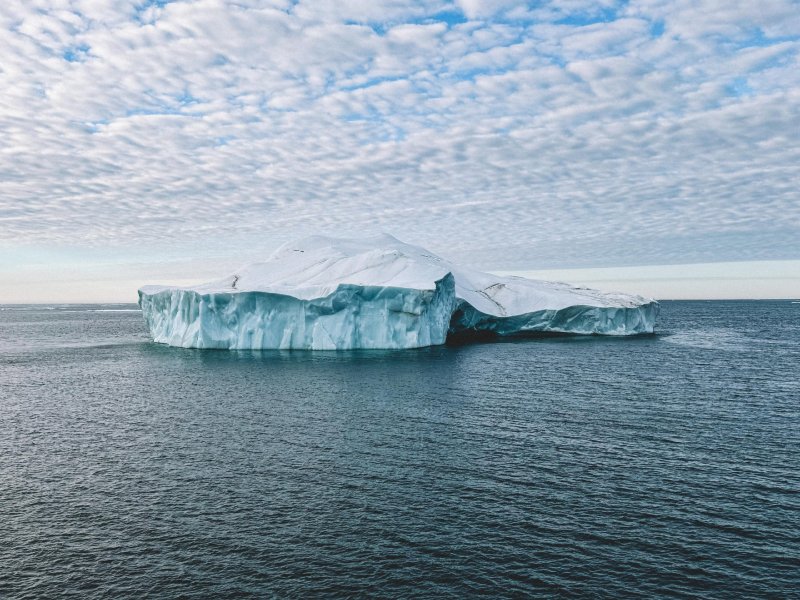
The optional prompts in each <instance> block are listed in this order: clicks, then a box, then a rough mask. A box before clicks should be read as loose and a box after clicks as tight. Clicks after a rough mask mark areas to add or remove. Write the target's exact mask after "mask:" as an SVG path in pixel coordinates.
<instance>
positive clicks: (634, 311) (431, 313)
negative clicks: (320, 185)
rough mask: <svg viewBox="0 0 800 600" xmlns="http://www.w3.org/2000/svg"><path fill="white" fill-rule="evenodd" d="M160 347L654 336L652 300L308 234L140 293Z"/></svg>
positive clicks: (403, 248) (385, 240) (383, 241)
mask: <svg viewBox="0 0 800 600" xmlns="http://www.w3.org/2000/svg"><path fill="white" fill-rule="evenodd" d="M139 305H140V306H141V308H142V312H143V314H144V318H145V321H146V322H147V325H148V327H149V328H150V332H151V334H152V336H153V339H154V340H155V341H156V342H160V343H164V344H169V345H171V346H182V347H185V348H229V349H266V348H283V349H293V348H298V349H313V350H334V349H336V350H344V349H352V348H419V347H423V346H432V345H436V344H443V343H444V342H445V340H447V339H448V338H451V339H458V338H461V339H470V338H472V337H484V336H507V335H516V334H526V333H534V332H562V333H576V334H605V335H632V334H638V333H651V332H652V331H653V327H654V325H655V320H656V315H657V314H658V303H656V302H655V301H653V300H650V299H646V298H642V297H641V296H632V295H628V294H608V293H602V292H598V291H595V290H590V289H586V288H576V287H573V286H570V285H567V284H564V283H551V282H547V281H533V280H530V279H523V278H521V277H500V276H497V275H491V274H489V273H482V272H480V271H475V270H472V269H468V268H464V267H460V266H456V265H454V264H452V263H450V262H448V261H446V260H444V259H442V258H440V257H438V256H436V255H435V254H432V253H431V252H428V251H427V250H425V249H423V248H420V247H417V246H411V245H409V244H404V243H403V242H401V241H399V240H397V239H395V238H393V237H392V236H389V235H383V236H378V237H372V238H365V239H359V240H351V239H338V238H329V237H322V236H313V237H310V238H306V239H303V240H300V241H297V242H292V243H289V244H285V245H284V246H282V247H281V248H279V249H278V250H277V251H276V252H275V253H274V254H273V255H272V256H271V257H270V258H268V259H267V260H266V261H265V262H262V263H255V264H251V265H248V266H246V267H243V268H242V269H240V270H239V271H237V272H236V273H235V274H233V275H231V276H230V277H226V278H225V279H221V280H219V281H215V282H211V283H207V284H202V285H197V286H192V287H165V286H145V287H142V288H141V289H140V290H139Z"/></svg>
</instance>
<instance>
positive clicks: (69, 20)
mask: <svg viewBox="0 0 800 600" xmlns="http://www.w3.org/2000/svg"><path fill="white" fill-rule="evenodd" d="M799 57H800V6H798V4H797V3H796V2H793V1H790V0H769V1H766V2H751V1H741V2H736V1H731V0H725V1H722V0H720V1H716V0H685V1H684V0H675V1H670V2H666V1H659V0H641V1H630V2H616V1H613V0H602V1H600V2H588V1H586V2H584V1H582V0H561V1H552V2H536V3H532V4H530V5H526V4H523V3H518V2H509V1H503V0H498V1H490V0H459V1H457V2H446V1H441V2H437V1H431V2H427V1H423V0H416V1H412V0H408V1H406V0H314V1H312V0H299V1H296V2H290V1H288V0H287V1H283V0H273V1H269V0H265V1H256V0H235V1H234V0H231V1H229V2H225V1H223V0H199V1H196V2H190V1H174V2H168V1H166V0H149V1H142V0H133V1H131V0H48V1H44V0H24V1H23V0H5V1H4V2H3V3H2V6H1V7H0V134H2V135H0V245H2V246H5V247H7V248H8V247H11V246H14V245H15V244H20V243H21V241H23V240H24V242H25V243H26V244H30V245H32V246H36V247H47V246H48V245H53V246H64V245H75V246H86V247H109V246H132V245H136V244H141V245H142V246H147V247H149V248H155V249H161V250H163V251H164V252H169V251H170V250H172V251H175V248H178V247H179V248H181V250H180V251H179V253H180V252H189V251H191V248H192V244H195V245H196V247H200V245H201V244H204V243H206V242H204V241H203V240H211V241H210V242H207V243H210V244H212V245H213V244H215V243H219V244H221V242H220V240H224V244H225V246H226V251H230V252H233V251H237V244H239V245H241V247H242V248H243V247H245V246H250V247H252V245H253V244H260V245H261V247H263V248H265V249H271V248H272V247H274V246H275V245H277V244H278V243H279V242H282V241H284V240H285V239H288V238H289V237H294V236H296V235H302V234H307V233H312V232H328V233H331V232H341V233H343V234H347V233H353V232H355V231H378V230H386V231H390V232H393V233H395V234H396V235H399V236H402V237H403V238H405V239H407V240H408V241H412V242H417V243H422V244H425V245H427V246H429V247H431V248H432V249H434V250H437V251H440V252H443V253H446V254H447V255H448V256H450V257H452V258H454V259H463V260H472V261H475V262H476V263H477V264H478V265H479V266H482V267H485V268H504V269H515V268H547V267H560V266H568V265H573V266H602V265H611V264H646V263H675V262H693V261H711V260H746V259H781V258H795V257H798V256H800V196H799V195H798V181H800V172H799V171H800V126H799V125H798V124H800V64H798V63H799V62H800V61H799V60H798V59H799ZM203 247H204V248H206V249H207V248H208V247H207V246H203ZM221 247H222V246H221V245H220V248H221ZM220 251H221V250H220Z"/></svg>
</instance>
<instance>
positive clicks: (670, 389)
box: [0, 301, 800, 598]
mask: <svg viewBox="0 0 800 600" xmlns="http://www.w3.org/2000/svg"><path fill="white" fill-rule="evenodd" d="M133 308H134V307H131V306H108V305H106V306H54V307H49V308H43V307H32V306H27V307H25V306H16V307H11V306H5V307H2V310H0V597H6V598H40V597H54V596H57V595H64V596H67V597H79V598H93V597H111V598H124V597H136V598H139V597H154V598H158V597H170V598H172V597H187V598H195V597H196V598H199V597H228V596H237V597H238V596H245V597H246V596H252V597H269V596H275V597H303V598H305V597H309V596H325V597H334V596H354V597H365V596H376V597H430V598H440V597H453V598H462V597H465V596H469V595H479V594H480V595H485V596H491V597H519V596H543V597H552V596H563V597H643V598H644V597H646V598H654V597H676V598H677V597H700V598H758V597H763V598H766V597H772V598H789V597H795V598H797V597H800V304H796V303H795V304H793V303H791V302H788V301H783V302H778V301H775V302H664V303H663V304H662V313H661V317H660V321H659V326H658V330H659V332H658V334H657V335H654V336H645V337H637V338H599V337H592V338H545V339H533V340H518V341H513V342H504V343H481V344H474V345H463V346H445V347H437V348H431V349H424V350H411V351H400V352H374V351H372V352H314V353H310V352H296V351H295V352H279V351H268V352H229V351H199V350H184V349H176V348H169V347H165V346H160V345H156V344H153V343H151V342H150V341H149V339H148V337H147V333H146V331H145V329H144V325H143V323H142V319H141V315H140V313H138V312H137V311H135V310H132V309H133ZM126 309H127V310H126Z"/></svg>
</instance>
